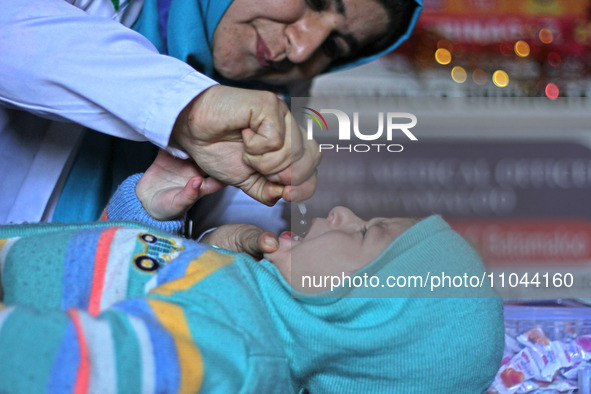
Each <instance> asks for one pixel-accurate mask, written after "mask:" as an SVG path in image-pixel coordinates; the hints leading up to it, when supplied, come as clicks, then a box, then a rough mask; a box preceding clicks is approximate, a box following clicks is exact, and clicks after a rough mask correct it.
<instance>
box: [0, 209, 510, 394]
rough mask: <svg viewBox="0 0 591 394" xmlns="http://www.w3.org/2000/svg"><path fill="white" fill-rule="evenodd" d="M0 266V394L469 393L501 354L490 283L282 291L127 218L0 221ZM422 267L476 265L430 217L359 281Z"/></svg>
mask: <svg viewBox="0 0 591 394" xmlns="http://www.w3.org/2000/svg"><path fill="white" fill-rule="evenodd" d="M128 200H131V201H133V198H132V199H128ZM129 203H130V201H126V202H125V204H129ZM120 208H121V207H120ZM121 211H124V209H121ZM111 212H113V211H112V210H111ZM318 263H319V264H320V263H321V262H318ZM0 269H1V271H0V272H1V273H2V286H3V288H4V300H3V304H2V306H0V308H1V309H0V392H42V391H49V392H65V391H77V392H124V393H129V392H140V391H141V392H179V391H180V392H205V393H238V392H244V393H289V392H295V393H298V392H300V391H303V390H304V389H307V390H308V391H309V392H311V393H348V392H350V393H370V392H371V393H478V392H483V391H485V390H486V388H487V387H488V386H489V384H490V383H491V381H492V379H493V378H494V375H495V372H496V371H497V369H498V367H499V364H500V359H501V355H502V350H503V320H502V304H501V301H500V300H499V299H497V298H494V297H493V294H491V293H490V292H487V291H484V292H482V293H479V294H474V293H471V292H468V291H467V290H462V291H461V292H459V293H458V292H454V293H449V294H444V293H441V294H437V295H438V296H441V297H439V298H435V297H433V296H432V295H429V294H427V293H425V292H423V291H422V290H420V289H419V290H413V291H411V292H410V293H409V292H407V293H405V294H404V295H405V297H400V296H401V295H402V293H390V292H388V291H387V290H383V291H381V292H380V293H374V292H370V293H368V292H369V291H370V290H368V289H365V288H351V289H348V288H338V289H335V291H334V292H325V293H320V294H314V295H313V296H312V297H310V295H308V294H299V293H298V294H295V296H296V297H293V295H294V294H292V291H291V288H290V286H289V285H288V283H287V282H286V281H285V280H284V279H283V277H282V276H281V274H280V273H279V271H278V270H277V269H276V267H275V266H274V265H273V264H272V263H271V262H269V261H266V260H262V261H260V262H257V261H255V260H253V259H252V258H251V257H249V256H248V255H245V254H235V253H231V252H228V251H224V250H216V249H212V248H211V247H208V246H205V245H202V244H199V243H197V242H194V241H191V240H187V239H184V238H181V237H175V236H173V235H171V234H169V233H165V232H162V231H161V230H157V229H156V228H152V227H147V226H146V225H143V224H139V223H137V222H103V223H92V224H71V225H58V224H45V225H43V224H40V225H20V226H6V227H1V228H0ZM425 270H427V271H428V272H431V273H434V272H436V271H437V272H441V271H445V272H446V273H458V274H459V273H462V272H464V273H467V274H469V275H477V274H481V273H482V272H483V267H482V263H481V261H480V259H479V258H478V256H477V255H476V254H475V253H474V252H473V251H472V249H471V248H470V246H469V245H468V244H467V243H466V242H465V241H464V240H463V239H462V238H461V237H460V236H459V235H458V234H457V233H455V232H454V231H453V230H452V229H451V228H449V226H448V225H447V224H446V223H445V222H444V221H443V220H442V219H441V218H440V217H438V216H432V217H429V218H427V219H424V220H422V221H420V222H419V223H418V224H416V225H414V226H413V227H411V228H410V229H408V230H407V231H406V232H404V233H403V234H402V235H401V236H399V237H398V238H397V239H396V240H394V242H392V243H391V244H390V246H388V247H387V248H386V250H384V251H383V252H382V254H381V255H380V256H379V257H378V258H377V259H376V260H374V261H373V262H372V263H370V264H369V265H368V266H366V267H365V268H364V269H363V270H361V271H359V272H358V273H357V274H358V275H362V274H363V273H369V274H371V275H375V276H378V277H379V278H380V279H381V280H385V279H386V277H387V276H389V275H394V274H395V275H400V274H409V273H414V274H417V275H419V274H420V275H422V274H424V273H425V272H427V271H425ZM382 283H384V282H382ZM417 291H418V292H417ZM446 295H451V296H454V298H443V296H446ZM473 296H478V298H474V297H473Z"/></svg>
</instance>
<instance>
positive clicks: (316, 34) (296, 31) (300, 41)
mask: <svg viewBox="0 0 591 394" xmlns="http://www.w3.org/2000/svg"><path fill="white" fill-rule="evenodd" d="M335 27H336V18H335V16H333V15H332V14H330V13H325V12H323V13H317V12H309V13H307V14H306V15H304V16H303V17H302V18H300V19H299V20H297V21H296V22H294V23H292V24H290V25H288V26H287V27H286V28H285V34H286V36H287V39H288V41H289V51H288V53H287V58H288V59H289V61H290V62H292V63H294V64H298V63H303V62H305V61H306V60H308V59H310V58H311V57H312V55H313V54H314V53H315V52H316V51H317V50H318V48H320V46H321V45H322V44H323V43H324V41H325V40H326V38H327V37H328V36H329V35H330V33H331V32H332V31H333V29H334V28H335Z"/></svg>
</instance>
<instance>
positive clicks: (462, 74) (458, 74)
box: [451, 66, 468, 83]
mask: <svg viewBox="0 0 591 394" xmlns="http://www.w3.org/2000/svg"><path fill="white" fill-rule="evenodd" d="M451 79H453V80H454V82H457V83H464V82H466V79H468V73H466V70H464V67H461V66H455V67H454V68H452V69H451Z"/></svg>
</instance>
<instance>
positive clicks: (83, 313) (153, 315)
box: [0, 224, 246, 393]
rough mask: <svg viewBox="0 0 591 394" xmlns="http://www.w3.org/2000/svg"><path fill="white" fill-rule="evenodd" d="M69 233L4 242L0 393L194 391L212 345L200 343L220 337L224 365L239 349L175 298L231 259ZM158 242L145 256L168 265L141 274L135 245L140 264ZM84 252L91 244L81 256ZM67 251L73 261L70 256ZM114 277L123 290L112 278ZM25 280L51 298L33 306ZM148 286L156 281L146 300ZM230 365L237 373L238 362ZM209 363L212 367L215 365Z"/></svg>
mask: <svg viewBox="0 0 591 394" xmlns="http://www.w3.org/2000/svg"><path fill="white" fill-rule="evenodd" d="M68 228H69V227H64V228H63V229H62V230H61V231H50V230H47V231H46V232H41V233H39V232H38V233H36V234H30V233H29V234H28V235H24V236H21V237H13V238H10V239H5V240H2V245H0V269H1V270H2V271H1V272H2V282H3V284H4V285H7V286H5V298H4V303H3V304H2V303H0V392H15V393H17V392H23V393H25V392H27V393H32V392H75V393H95V392H97V393H111V392H120V393H131V392H148V393H149V392H171V393H172V392H198V391H200V389H201V388H202V385H203V384H204V376H205V375H204V374H205V372H204V371H205V367H204V365H205V361H204V355H203V353H202V351H201V349H200V346H201V345H202V344H206V346H207V344H208V343H211V341H210V340H209V339H207V340H203V338H202V337H200V335H204V334H203V333H208V332H211V333H215V334H216V335H220V338H221V339H220V340H216V341H215V342H213V344H214V345H216V346H213V349H217V348H218V347H219V346H218V344H219V343H221V342H224V343H227V344H228V346H227V347H224V346H221V347H220V349H219V350H215V351H216V352H221V353H220V354H219V355H216V356H215V357H214V360H215V359H218V360H219V359H223V358H224V357H225V356H224V355H223V352H226V351H227V349H241V348H245V347H246V345H245V343H244V339H243V338H242V337H241V336H240V334H239V333H238V332H236V331H235V330H234V329H233V328H232V327H230V328H228V327H226V326H227V322H225V321H222V320H216V319H213V318H211V316H208V314H206V313H203V312H201V311H200V305H199V304H198V303H192V302H187V300H186V299H185V298H183V296H182V292H183V291H184V290H183V289H190V288H193V287H195V286H199V284H200V281H201V280H202V279H203V278H204V277H206V276H208V275H210V274H211V273H213V272H215V271H217V270H218V269H220V268H223V267H225V266H226V265H228V264H229V263H230V262H232V260H233V256H230V255H223V254H219V253H217V252H215V251H212V250H210V249H208V248H207V247H205V246H202V245H199V244H196V243H187V244H186V245H183V244H181V242H182V241H181V240H180V239H174V238H171V239H164V238H165V234H160V233H155V234H154V233H148V232H146V231H145V230H143V229H137V228H131V229H130V228H120V227H116V226H108V225H107V224H102V227H101V225H100V224H97V225H94V226H91V227H90V228H77V229H75V230H74V231H66V230H67V229H68ZM44 231H45V230H44ZM21 235H23V234H21ZM147 235H149V236H147ZM118 237H123V238H118ZM156 238H157V240H156ZM118 239H119V241H118ZM125 239H127V240H128V242H123V243H122V244H120V245H118V246H117V248H114V245H115V243H116V242H120V241H121V242H122V241H125ZM165 240H166V241H168V243H164V241H165ZM160 241H162V242H161V243H160V244H158V245H159V246H158V247H157V249H156V254H152V255H153V256H158V258H159V259H160V261H161V262H163V261H164V260H165V259H164V257H166V256H164V255H165V251H163V248H164V247H166V248H168V255H167V256H168V257H166V259H167V260H169V262H171V261H170V260H175V261H174V263H175V264H164V263H163V264H162V266H161V267H159V268H158V269H157V270H155V271H153V270H151V266H150V267H148V266H145V267H144V268H145V271H144V272H141V268H142V267H143V265H141V264H140V265H138V264H136V263H137V256H138V247H140V248H142V249H141V250H140V251H139V253H140V257H145V256H148V255H150V253H152V252H151V250H148V249H145V248H144V246H145V242H148V243H149V246H151V247H155V246H154V245H156V242H160ZM125 243H128V244H129V243H130V244H131V246H132V247H127V248H126V247H125V246H124V244H125ZM84 245H86V246H88V245H91V246H89V247H88V248H87V250H83V248H82V246H84ZM92 245H94V246H92ZM108 246H111V247H113V248H111V249H110V250H109V247H108ZM70 249H71V250H72V251H75V252H76V253H73V254H68V250H70ZM125 250H127V252H124V251H125ZM181 252H183V253H181ZM26 256H29V257H31V256H37V257H39V259H33V258H29V259H26V258H25V257H26ZM43 256H44V257H45V258H46V260H44V257H43ZM23 261H26V262H27V263H28V264H29V265H27V264H21V263H22V262H23ZM69 263H72V264H71V265H70V266H69V267H68V264H69ZM85 264H86V265H87V266H88V267H86V266H85ZM44 266H49V268H50V270H49V271H44V270H43V269H42V268H43V267H44ZM163 267H164V268H166V270H164V271H165V272H164V273H163V275H160V273H159V271H160V270H161V269H162V268H163ZM126 270H130V272H131V273H130V272H127V273H126ZM37 271H39V274H37V275H36V274H35V272H37ZM52 272H53V274H52ZM132 273H133V274H132ZM52 275H53V276H52ZM121 275H123V277H124V278H126V281H127V282H128V283H122V282H121V281H120V280H119V279H120V278H121ZM134 275H135V276H134ZM29 281H31V283H34V284H35V286H34V288H36V289H37V290H38V291H37V293H40V294H41V295H43V296H44V297H46V298H48V299H42V298H44V297H41V296H37V297H38V298H39V299H37V300H36V301H35V300H34V299H35V297H36V295H35V294H34V292H33V290H31V289H28V287H27V284H28V283H29ZM133 282H136V283H135V284H133ZM147 283H154V284H153V285H152V286H151V287H150V288H151V289H152V290H151V291H150V292H149V293H147V292H146V291H147V287H146V286H145V285H146V284H147ZM130 287H132V288H136V289H139V290H133V289H131V290H130ZM126 288H127V289H126ZM132 290H133V291H132ZM130 291H131V293H130ZM126 293H127V296H126V295H125V294H126ZM116 294H119V296H118V298H117V296H116ZM52 298H53V300H52ZM10 300H12V302H11V301H10ZM105 300H107V301H110V302H112V304H109V303H105ZM204 305H207V303H204ZM210 337H211V336H210ZM208 338H209V337H208ZM200 341H201V342H200ZM220 341H221V342H220ZM220 357H221V358H220ZM237 360H238V361H236V362H235V364H236V365H238V366H240V365H241V361H240V360H241V356H240V357H238V358H237ZM211 365H213V366H214V367H213V368H214V369H215V368H217V367H219V366H218V365H217V364H216V362H215V361H214V362H213V364H211ZM224 368H230V370H234V369H236V368H238V367H236V366H233V367H232V366H229V365H224ZM210 369H211V368H210ZM238 369H240V368H238ZM244 382H245V377H244V375H241V374H236V373H234V374H232V375H229V376H228V378H227V379H226V380H225V381H224V382H221V383H216V385H217V387H219V388H218V389H215V390H208V392H209V391H211V392H220V393H223V392H237V391H239V390H241V389H242V388H243V384H244ZM214 387H216V386H214Z"/></svg>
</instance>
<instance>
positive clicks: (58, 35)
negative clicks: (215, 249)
mask: <svg viewBox="0 0 591 394" xmlns="http://www.w3.org/2000/svg"><path fill="white" fill-rule="evenodd" d="M0 9H2V12H0V224H1V223H21V222H25V221H27V222H36V221H41V220H50V219H51V215H52V209H53V207H54V204H55V202H56V201H57V197H58V196H59V193H60V191H61V187H62V186H63V182H64V180H65V176H66V174H67V172H68V169H69V168H68V166H69V164H71V161H72V159H73V156H74V152H75V150H76V148H77V145H78V143H79V140H80V138H81V134H82V129H83V128H84V127H87V128H90V129H93V130H97V131H100V132H102V133H106V134H110V135H113V136H118V137H122V138H126V139H130V140H149V141H151V142H153V143H154V144H155V145H157V146H160V147H167V146H168V141H169V138H170V132H171V130H172V126H173V124H174V122H175V120H176V117H177V115H178V114H179V112H180V111H181V110H182V108H184V107H185V106H186V105H187V104H188V103H189V101H191V99H193V98H194V97H195V96H196V95H198V94H199V93H201V92H202V91H203V90H205V89H207V88H208V87H210V86H212V85H213V84H215V83H216V82H215V81H213V80H211V79H210V78H208V77H206V76H204V75H202V74H200V73H198V72H196V71H195V70H194V69H193V68H192V67H190V66H189V65H187V64H185V63H184V62H182V61H180V60H177V59H174V58H172V57H168V56H162V55H160V54H158V52H157V50H156V49H155V48H154V47H153V45H152V44H151V43H150V42H149V41H148V40H147V39H146V38H144V37H143V36H141V35H140V34H138V33H136V32H134V31H132V30H131V29H129V28H127V27H125V26H124V24H125V25H127V26H130V25H131V24H132V23H133V22H134V21H135V19H136V18H137V16H138V14H139V11H140V9H141V0H140V1H136V0H127V1H125V0H124V1H122V2H121V6H120V9H119V11H117V12H115V10H114V8H113V5H112V3H111V1H110V0H69V1H65V0H19V1H16V2H15V1H8V0H0ZM23 110H24V111H26V112H23ZM35 115H37V116H35ZM40 117H41V118H47V119H52V120H54V121H53V122H49V121H46V120H44V119H40ZM55 121H57V122H55ZM64 122H70V123H64Z"/></svg>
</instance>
